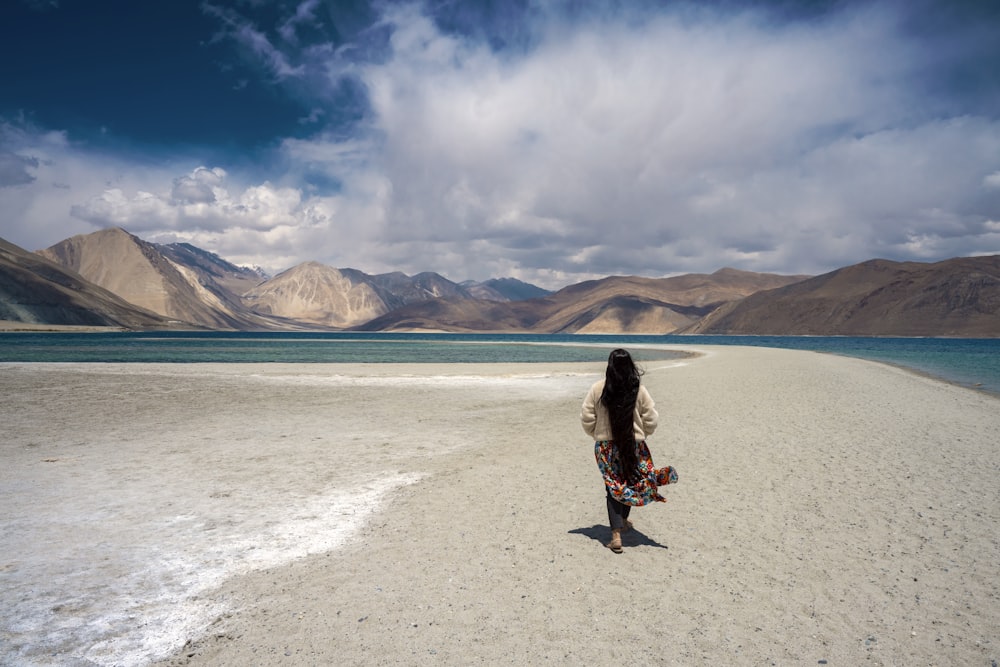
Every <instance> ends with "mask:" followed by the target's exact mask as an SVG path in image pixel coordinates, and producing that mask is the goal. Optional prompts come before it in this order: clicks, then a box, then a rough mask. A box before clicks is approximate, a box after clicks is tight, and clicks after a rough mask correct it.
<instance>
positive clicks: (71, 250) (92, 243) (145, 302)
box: [38, 228, 301, 329]
mask: <svg viewBox="0 0 1000 667" xmlns="http://www.w3.org/2000/svg"><path fill="white" fill-rule="evenodd" d="M38 254H39V255H41V256H42V257H45V258H47V259H50V260H52V261H54V262H56V263H58V264H61V265H63V266H65V267H67V268H70V269H72V270H74V271H76V272H77V273H79V274H80V275H82V276H83V277H84V278H86V279H87V280H89V281H91V282H93V283H95V284H97V285H100V286H101V287H103V288H105V289H107V290H108V291H110V292H113V293H115V294H117V295H118V296H120V297H121V298H123V299H125V300H126V301H128V302H130V303H133V304H135V305H137V306H140V307H142V308H145V309H147V310H151V311H153V312H154V313H159V314H160V315H163V316H165V317H168V318H170V319H173V320H181V321H184V322H190V323H192V324H196V325H199V326H204V327H208V328H212V329H275V328H301V327H297V326H296V324H295V323H294V322H285V321H279V320H275V319H274V318H267V317H261V316H260V315H257V314H256V313H253V312H252V311H250V310H249V309H248V308H246V307H245V306H244V305H243V304H242V303H241V302H240V300H239V298H238V297H237V296H236V295H234V294H233V293H232V292H230V291H229V290H228V289H226V288H225V287H223V286H222V285H220V284H219V283H217V282H216V281H215V280H214V279H213V278H212V276H211V275H210V274H208V273H206V272H204V271H202V270H200V269H199V267H198V266H197V264H192V265H185V264H183V263H181V262H179V261H176V258H177V257H178V253H174V254H173V256H174V257H175V259H171V258H169V257H167V255H165V254H164V253H163V252H161V251H160V246H157V245H155V244H153V243H149V242H147V241H143V240H142V239H140V238H138V237H136V236H133V235H132V234H129V233H128V232H126V231H125V230H123V229H119V228H113V229H104V230H101V231H99V232H94V233H93V234H86V235H81V236H74V237H72V238H69V239H66V240H65V241H61V242H60V243H57V244H55V245H53V246H51V247H49V248H46V249H45V250H40V251H38Z"/></svg>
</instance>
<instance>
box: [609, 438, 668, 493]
mask: <svg viewBox="0 0 1000 667" xmlns="http://www.w3.org/2000/svg"><path fill="white" fill-rule="evenodd" d="M635 444H636V447H637V451H636V459H637V460H638V462H639V480H638V481H637V482H635V483H633V484H629V483H628V482H627V481H626V479H625V475H623V474H622V466H621V461H619V460H618V453H617V451H616V450H615V448H614V447H612V446H611V441H609V440H598V441H597V442H595V443H594V458H596V459H597V467H598V468H599V469H600V471H601V476H602V477H604V486H605V487H607V489H608V493H610V494H611V497H612V498H614V499H615V500H617V501H618V502H620V503H622V504H623V505H633V506H640V505H648V504H649V503H652V502H658V503H665V502H667V499H666V498H664V497H663V496H661V495H660V493H659V491H658V487H661V486H666V485H667V484H676V483H677V471H676V470H674V469H673V467H671V466H667V467H666V468H654V467H653V457H652V456H650V454H649V447H647V446H646V441H645V440H640V441H638V442H636V443H635Z"/></svg>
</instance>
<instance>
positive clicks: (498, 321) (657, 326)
mask: <svg viewBox="0 0 1000 667" xmlns="http://www.w3.org/2000/svg"><path fill="white" fill-rule="evenodd" d="M803 278H804V276H779V275H774V274H761V273H751V272H748V271H737V270H735V269H721V270H719V271H717V272H715V273H713V274H711V275H703V274H688V275H684V276H676V277H673V278H639V277H634V276H630V277H622V276H615V277H611V278H604V279H602V280H595V281H588V282H583V283H579V284H576V285H570V286H569V287H566V288H564V289H562V290H560V291H558V292H556V293H554V294H551V295H549V296H546V297H542V298H538V299H530V300H526V301H516V302H508V303H497V302H487V301H481V300H470V299H462V300H456V299H439V300H435V301H432V302H426V303H419V304H411V305H409V306H405V307H403V308H398V309H396V310H393V311H391V312H389V313H387V314H385V315H383V316H381V317H378V318H376V319H374V320H372V321H370V322H366V323H365V324H364V325H362V326H359V327H358V328H359V329H363V330H366V331H379V330H401V329H436V330H445V331H531V332H536V333H578V332H579V333H671V332H673V331H675V330H677V329H678V328H680V327H683V326H687V325H689V324H691V323H692V322H694V321H696V320H697V319H698V318H700V317H702V316H703V315H705V314H706V313H708V312H711V311H712V310H714V309H715V308H717V307H718V306H719V305H720V304H722V303H725V302H727V301H731V300H735V299H740V298H743V297H744V296H746V295H748V294H752V293H754V292H755V291H758V290H761V289H768V288H771V287H776V286H779V285H787V284H789V283H792V282H796V281H799V280H802V279H803Z"/></svg>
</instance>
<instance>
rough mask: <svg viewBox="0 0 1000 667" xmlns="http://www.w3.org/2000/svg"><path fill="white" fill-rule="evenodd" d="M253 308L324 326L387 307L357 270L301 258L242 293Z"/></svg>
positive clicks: (360, 318) (350, 321)
mask: <svg viewBox="0 0 1000 667" xmlns="http://www.w3.org/2000/svg"><path fill="white" fill-rule="evenodd" d="M243 303H244V304H246V306H247V307H249V308H251V309H252V310H253V311H254V312H257V313H263V314H267V315H278V316H281V317H286V318H290V319H294V320H298V321H301V322H310V323H314V324H319V325H322V326H327V327H348V326H351V325H354V324H358V323H361V322H367V321H368V320H370V319H372V318H374V317H378V316H379V315H382V314H384V313H387V312H388V311H389V307H388V306H387V305H386V302H385V299H384V298H383V294H382V293H381V292H380V290H378V289H377V288H375V287H374V286H373V285H372V284H371V283H370V282H369V281H368V280H367V276H366V275H365V274H363V273H361V272H360V271H354V270H352V269H345V270H343V271H341V270H339V269H335V268H333V267H331V266H326V265H325V264H320V263H319V262H305V263H304V264H299V265H298V266H294V267H292V268H290V269H288V270H287V271H284V272H282V273H279V274H278V275H277V276H275V277H274V278H271V279H270V280H268V281H266V282H264V283H261V284H260V285H257V286H256V287H254V288H253V289H251V290H250V291H249V292H247V293H246V294H244V295H243Z"/></svg>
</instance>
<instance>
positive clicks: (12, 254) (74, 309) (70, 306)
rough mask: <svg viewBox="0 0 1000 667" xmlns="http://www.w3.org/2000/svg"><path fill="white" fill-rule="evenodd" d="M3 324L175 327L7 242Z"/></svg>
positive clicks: (1, 252) (1, 261) (0, 260)
mask: <svg viewBox="0 0 1000 667" xmlns="http://www.w3.org/2000/svg"><path fill="white" fill-rule="evenodd" d="M0 320H6V321H12V322H21V323H25V324H33V325H34V324H38V325H77V326H95V327H118V328H123V329H164V328H171V327H173V326H174V324H175V323H171V322H169V321H168V320H167V318H165V317H162V316H160V315H157V314H155V313H151V312H149V311H147V310H143V309H141V308H138V307H136V306H134V305H133V304H131V303H128V302H127V301H125V300H124V299H122V298H120V297H118V296H116V295H115V294H112V293H111V292H109V291H108V290H106V289H104V288H102V287H99V286H97V285H94V284H93V283H91V282H89V281H87V280H86V279H84V278H83V277H82V276H80V275H79V274H78V273H76V272H75V271H71V270H69V269H66V268H65V267H63V266H60V265H59V264H56V263H55V262H52V261H50V260H48V259H45V258H44V257H40V256H38V255H37V254H35V253H33V252H29V251H27V250H24V249H23V248H19V247H18V246H16V245H14V244H12V243H8V242H7V241H4V240H3V239H0Z"/></svg>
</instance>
